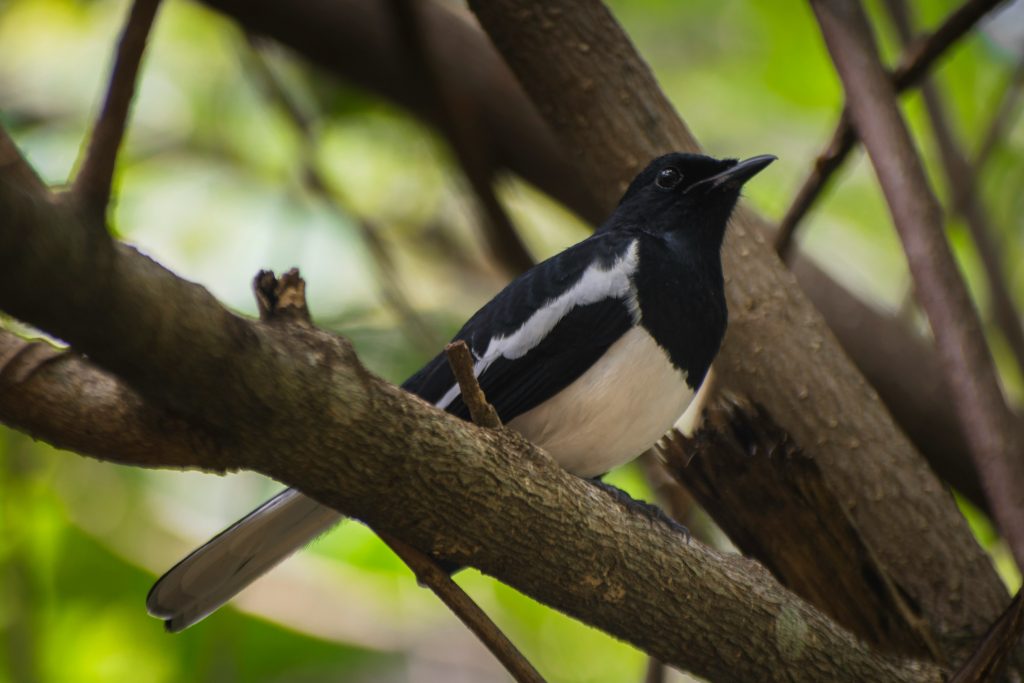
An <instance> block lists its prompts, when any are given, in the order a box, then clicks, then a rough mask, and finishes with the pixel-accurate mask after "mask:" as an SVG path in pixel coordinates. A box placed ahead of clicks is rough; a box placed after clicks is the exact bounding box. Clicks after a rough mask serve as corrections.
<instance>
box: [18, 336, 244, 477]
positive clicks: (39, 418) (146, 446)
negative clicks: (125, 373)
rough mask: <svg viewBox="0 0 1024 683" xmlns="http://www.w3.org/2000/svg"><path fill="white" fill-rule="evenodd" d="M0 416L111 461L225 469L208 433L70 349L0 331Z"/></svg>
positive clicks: (50, 439)
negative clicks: (160, 406) (153, 401)
mask: <svg viewBox="0 0 1024 683" xmlns="http://www.w3.org/2000/svg"><path fill="white" fill-rule="evenodd" d="M0 421H3V422H4V423H6V424H9V425H10V426H12V427H14V428H16V429H19V430H21V431H23V432H25V433H26V434H29V435H32V436H34V437H37V438H43V439H45V440H46V441H48V442H50V443H51V444H53V445H54V446H57V447H58V448H67V449H70V450H75V451H78V452H80V453H88V454H92V455H96V456H97V457H101V458H103V459H105V460H110V461H112V462H117V463H122V464H128V465H137V466H142V467H190V468H195V467H200V466H201V467H203V468H204V469H209V470H220V471H223V470H224V469H225V465H224V464H223V462H221V461H220V459H219V457H218V454H219V450H220V449H219V448H218V446H217V442H216V440H215V439H213V438H212V437H211V435H210V434H207V433H204V432H203V431H202V430H200V429H197V428H195V427H194V426H193V425H192V424H190V423H189V422H187V421H186V420H183V419H182V418H181V417H180V416H177V415H174V414H172V413H170V412H169V411H167V410H164V409H162V408H159V407H157V406H156V405H155V404H153V403H150V402H148V401H146V400H145V399H143V398H142V397H141V396H140V395H139V394H138V393H137V392H135V391H133V390H132V389H130V388H129V387H127V386H125V384H124V383H123V382H121V381H120V380H118V379H117V378H116V377H114V376H113V375H111V374H110V373H108V372H105V371H103V370H101V369H99V368H97V367H96V366H95V365H93V364H92V363H90V362H89V361H88V360H86V359H85V358H83V357H82V356H80V355H78V354H76V353H75V352H73V351H70V350H61V349H58V348H56V347H54V346H52V345H50V344H47V343H46V342H38V341H37V342H29V341H25V340H23V339H21V338H19V337H18V336H17V335H15V334H13V333H11V332H8V331H6V330H0Z"/></svg>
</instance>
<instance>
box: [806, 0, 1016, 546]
mask: <svg viewBox="0 0 1024 683" xmlns="http://www.w3.org/2000/svg"><path fill="white" fill-rule="evenodd" d="M811 5H812V7H813V8H814V11H815V14H816V15H817V17H818V21H819V23H820V24H821V30H822V34H823V35H824V37H825V42H826V44H827V45H828V48H829V52H830V53H831V54H832V59H833V61H834V62H835V65H836V69H837V70H838V72H839V76H840V78H841V79H842V81H843V85H844V87H845V89H846V97H847V102H849V105H850V115H851V119H852V120H853V122H854V123H855V125H856V126H857V129H858V130H859V131H860V134H861V136H862V138H863V139H864V144H865V147H867V150H868V154H869V155H870V156H871V161H872V164H873V165H874V167H875V172H876V174H877V176H878V179H879V182H880V183H881V185H882V190H883V191H884V193H885V196H886V200H887V201H888V203H889V209H890V212H891V213H892V216H893V220H894V222H895V224H896V229H897V231H898V232H899V235H900V239H901V240H902V242H903V247H904V251H905V252H906V255H907V261H908V264H909V266H910V271H911V274H912V275H913V277H914V284H915V291H916V294H917V299H918V302H919V303H920V304H921V307H922V308H923V309H924V311H925V313H926V314H927V316H928V320H929V322H930V323H931V328H932V333H933V334H934V336H935V343H936V346H937V348H938V350H939V355H940V358H941V359H942V363H943V370H944V372H945V376H946V379H947V382H948V384H949V387H950V390H951V391H950V397H951V400H952V402H953V405H954V407H955V408H956V411H957V416H958V418H959V420H960V423H961V425H962V427H963V429H964V431H965V433H966V434H967V439H968V445H969V446H970V449H971V455H972V457H973V458H974V461H975V464H976V466H977V468H978V470H979V471H980V473H981V476H982V482H983V483H984V485H985V492H986V494H987V495H988V498H989V502H990V504H991V506H992V509H993V512H994V514H995V517H996V519H997V520H999V525H1000V528H1001V530H1002V532H1003V534H1004V535H1005V537H1006V539H1007V541H1008V543H1009V545H1010V548H1011V549H1012V551H1013V554H1014V557H1015V559H1016V560H1017V564H1018V566H1024V460H1021V459H1020V453H1021V447H1022V446H1024V444H1022V443H1021V438H1020V433H1019V431H1018V430H1017V428H1016V425H1015V424H1014V420H1013V416H1012V415H1011V413H1010V411H1009V409H1008V408H1007V406H1006V403H1005V401H1004V399H1003V395H1002V392H1001V390H1000V388H999V383H998V380H997V378H996V373H995V369H994V367H993V364H992V358H991V356H990V355H989V352H988V347H987V346H986V345H985V338H984V335H983V334H982V330H981V322H980V321H979V320H978V315H977V313H976V312H975V310H974V308H973V306H972V305H971V300H970V297H969V295H968V293H967V288H966V286H965V285H964V282H963V280H962V278H961V277H960V272H959V270H958V269H957V266H956V262H955V261H954V259H953V255H952V252H951V251H950V249H949V245H948V244H947V243H946V241H945V237H944V234H943V232H942V227H941V226H942V211H941V209H940V207H939V205H938V202H937V201H936V200H935V197H934V195H932V193H931V190H930V189H929V187H928V181H927V179H926V177H925V174H924V168H923V167H922V165H921V160H920V159H919V158H918V156H917V153H916V151H915V149H914V145H913V142H912V140H911V138H910V133H909V131H908V129H907V127H906V124H905V122H904V121H903V118H902V116H901V114H900V110H899V105H898V103H897V101H896V92H895V89H894V87H893V85H892V83H891V82H890V80H889V79H888V78H887V76H886V74H885V69H884V68H883V66H882V64H881V62H880V61H879V58H878V54H877V52H876V50H875V46H874V39H873V37H872V34H871V29H870V27H869V25H868V22H867V18H866V17H865V16H864V13H863V10H862V9H861V7H860V5H859V4H858V3H857V2H856V0H812V2H811Z"/></svg>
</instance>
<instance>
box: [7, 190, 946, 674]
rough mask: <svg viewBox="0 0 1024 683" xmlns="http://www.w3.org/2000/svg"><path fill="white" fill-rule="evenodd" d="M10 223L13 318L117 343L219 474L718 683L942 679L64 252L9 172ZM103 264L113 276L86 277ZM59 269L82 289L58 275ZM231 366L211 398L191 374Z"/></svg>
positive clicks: (66, 228)
mask: <svg viewBox="0 0 1024 683" xmlns="http://www.w3.org/2000/svg"><path fill="white" fill-rule="evenodd" d="M0 211H3V213H4V214H5V215H6V216H8V217H9V219H8V220H7V221H5V222H4V223H3V224H2V226H0V273H2V277H3V278H5V279H4V280H3V281H0V292H2V293H3V294H2V300H0V307H2V308H3V309H5V310H8V311H11V310H16V311H17V312H18V315H19V316H20V317H22V318H23V319H25V320H27V321H29V322H32V323H34V324H36V325H39V326H42V327H44V328H45V327H48V326H52V327H54V329H52V330H51V331H53V332H55V333H59V334H61V335H62V336H65V337H66V338H67V339H68V340H69V341H70V342H71V343H72V344H75V345H77V344H78V343H79V341H80V340H81V341H82V342H83V343H84V345H85V346H87V347H89V348H97V347H96V344H97V342H98V340H99V339H100V338H101V333H99V332H96V331H95V329H93V328H99V329H100V330H102V335H106V337H107V341H108V343H109V344H110V349H107V350H106V351H105V352H103V353H100V354H97V355H95V356H93V359H94V360H95V362H96V363H97V364H101V365H109V367H110V369H116V370H117V372H118V374H120V375H121V376H123V377H124V379H125V380H126V381H127V382H129V383H131V384H132V385H134V386H138V387H140V388H141V389H140V394H142V395H143V396H145V400H146V401H147V402H154V403H156V404H161V403H163V402H164V401H165V399H166V398H167V397H168V396H170V397H171V398H172V399H173V402H174V403H176V404H178V405H180V406H181V407H182V412H183V413H184V415H186V416H188V417H189V418H190V422H191V421H192V420H194V419H199V420H201V421H202V422H203V423H204V424H210V425H214V426H215V427H217V428H218V430H217V432H216V434H215V437H214V438H216V439H217V445H218V447H219V449H220V453H219V457H218V459H217V463H218V466H221V465H225V464H227V465H230V466H232V467H235V466H237V467H249V468H252V469H255V470H257V471H260V472H263V473H265V474H267V475H269V476H272V477H275V478H277V479H279V480H281V481H283V482H285V483H287V484H289V485H292V486H295V487H297V488H298V489H299V490H301V491H303V492H305V493H307V494H309V495H311V496H313V497H314V498H316V499H317V500H319V501H321V502H323V503H325V504H328V505H331V506H332V507H334V508H336V509H338V510H339V511H341V512H343V513H345V514H348V515H351V516H354V517H358V518H360V519H363V520H364V521H366V522H367V523H369V524H370V525H371V526H372V527H374V528H378V529H381V530H382V531H384V532H385V533H388V534H394V535H395V536H396V537H398V538H399V539H402V540H403V541H406V542H408V543H410V544H411V545H413V546H414V547H417V548H421V549H424V550H426V551H428V552H430V553H431V554H432V555H435V556H437V557H439V558H443V559H446V560H450V561H453V562H457V563H461V564H472V565H474V566H476V567H479V568H480V569H481V570H483V571H485V572H487V573H489V574H491V575H493V576H495V577H497V578H499V579H501V580H503V581H505V582H507V583H509V584H510V585H511V586H513V587H515V588H517V589H519V590H521V591H523V592H524V593H526V594H528V595H531V596H533V597H534V598H536V599H538V600H541V601H542V602H545V603H547V604H549V605H551V606H553V607H555V608H557V609H560V610H562V611H564V612H566V613H568V614H570V615H573V616H576V617H578V618H580V619H583V620H585V621H586V622H587V623H590V624H592V625H595V626H597V627H598V628H602V629H604V630H606V631H608V632H609V633H611V634H613V635H616V636H617V637H620V638H623V639H625V640H628V641H629V642H632V643H634V644H636V645H637V646H639V647H641V648H643V649H644V650H646V651H648V652H650V653H652V654H654V655H655V656H657V657H658V658H659V659H661V660H662V661H665V662H666V663H670V664H673V665H676V666H681V667H686V668H689V669H692V670H694V671H696V672H698V673H700V674H702V675H705V676H708V677H711V678H714V679H718V680H729V681H770V680H790V681H791V680H821V679H823V678H827V679H829V680H838V681H862V680H876V681H937V680H940V678H941V672H940V671H939V670H938V669H936V668H934V667H933V666H931V665H926V664H916V663H909V662H903V661H897V660H893V659H887V658H882V657H879V656H877V655H875V654H873V653H871V652H870V651H869V650H868V649H867V648H866V647H865V646H864V645H863V644H862V643H861V642H859V641H858V640H857V639H855V638H854V637H853V636H852V635H850V634H849V633H847V632H845V631H843V630H841V629H840V628H839V627H837V626H836V625H835V624H834V623H833V622H831V621H829V620H828V619H827V618H825V617H824V616H823V615H822V614H820V613H819V612H817V611H816V610H814V609H813V608H812V607H810V606H809V605H807V604H806V603H804V602H803V601H801V600H799V599H797V598H795V597H793V596H792V595H791V594H789V593H788V592H786V591H785V590H784V589H783V588H782V587H781V586H780V585H779V584H778V583H777V582H776V581H775V580H774V579H773V578H772V577H771V576H770V575H768V574H767V572H765V571H764V570H763V569H762V568H761V567H760V566H759V565H757V564H755V563H753V562H751V561H749V560H746V559H744V558H741V557H737V556H735V555H723V554H721V553H718V552H716V551H714V550H712V549H709V548H706V547H704V546H702V545H700V544H698V543H696V542H690V543H686V542H684V541H683V540H682V539H681V538H680V536H679V534H678V533H677V532H676V530H675V529H674V528H673V527H671V526H670V525H669V524H667V523H664V522H661V521H658V520H652V519H651V518H650V517H649V516H648V515H646V514H643V513H638V512H636V511H634V510H629V509H627V508H625V507H624V506H623V505H622V504H621V503H619V502H618V501H616V500H615V499H613V498H612V497H611V496H607V495H605V494H604V492H601V491H598V490H597V489H595V487H594V486H593V485H592V484H590V483H589V482H587V481H584V480H581V479H578V478H576V477H573V476H572V475H570V474H568V473H566V472H565V471H564V470H562V469H561V468H560V467H558V465H557V464H556V463H554V462H553V461H552V460H551V459H550V458H549V457H547V456H546V455H545V454H543V453H541V452H539V451H537V450H536V449H535V448H534V447H533V446H531V445H530V444H528V443H527V442H525V441H524V440H522V439H521V438H519V437H518V436H516V435H515V434H513V433H511V432H509V431H507V430H489V429H481V428H479V427H476V426H474V425H471V424H469V423H466V422H463V421H461V420H458V419H456V418H453V417H452V416H450V415H448V414H446V413H444V412H442V411H439V410H437V409H435V408H434V407H432V406H430V405H427V404H426V403H424V402H423V401H421V400H419V399H417V398H415V397H413V396H411V395H409V394H407V393H406V392H403V391H401V390H400V389H398V388H396V387H394V386H392V385H390V384H388V383H386V382H383V381H381V380H380V379H378V378H376V377H374V376H373V375H371V374H370V373H369V372H367V371H366V370H365V369H364V368H363V367H362V366H361V365H360V364H359V362H358V360H357V359H356V357H355V356H354V354H353V353H352V351H351V348H350V346H349V345H348V344H347V343H346V342H344V340H341V339H340V338H338V337H335V336H333V335H330V334H327V333H324V332H322V331H319V330H317V329H316V328H314V327H312V326H309V325H308V324H305V323H302V324H295V319H294V317H289V318H285V319H280V320H279V319H273V318H272V319H270V320H268V321H267V322H253V321H246V320H242V319H239V318H236V317H234V316H231V315H230V314H228V313H227V312H226V311H223V309H220V307H219V305H218V304H217V303H216V302H215V301H213V299H212V298H211V297H209V295H208V294H206V293H205V291H204V290H201V289H200V288H198V287H196V286H195V285H190V284H188V283H185V282H183V281H181V280H178V279H177V278H175V277H174V276H173V275H171V274H169V273H168V272H167V271H164V270H162V269H159V268H158V266H156V265H155V264H154V263H153V262H152V261H150V260H149V259H147V258H146V257H144V256H141V255H140V254H138V253H137V252H135V251H133V250H130V249H126V248H119V247H116V246H114V245H113V244H112V243H109V241H108V242H103V241H101V240H99V239H98V238H97V237H96V236H95V235H94V236H93V238H92V239H91V240H88V241H86V240H76V241H74V246H77V247H79V249H77V250H69V249H67V248H66V247H63V246H55V245H54V244H53V243H55V242H60V243H64V242H67V241H68V240H70V239H71V238H72V237H73V236H75V235H77V234H84V233H89V232H90V231H88V230H86V229H85V228H84V227H83V225H82V224H81V223H80V222H79V221H78V220H77V217H76V216H75V215H74V214H73V213H70V212H68V211H65V210H64V209H62V208H61V207H60V206H54V205H52V204H51V203H49V202H48V201H47V199H46V198H45V197H39V196H37V195H36V194H35V193H34V192H31V191H26V188H24V187H12V185H11V179H10V176H9V175H2V176H0ZM92 232H95V231H92ZM14 242H17V243H19V245H20V246H19V249H17V250H13V249H12V248H11V247H12V243H14ZM41 255H46V256H52V257H55V258H58V259H59V261H58V263H57V264H56V265H55V266H51V265H50V264H49V263H48V261H46V260H44V259H43V258H41V257H40V256H41ZM27 257H31V258H27ZM98 259H102V260H103V263H104V265H105V268H104V269H103V270H102V271H98V272H94V273H84V272H83V269H84V268H85V266H84V265H83V264H92V263H96V262H97V260H98ZM54 267H64V268H66V269H67V271H68V272H69V273H70V274H71V276H69V277H67V278H61V277H56V278H55V277H54V272H53V268H54ZM100 272H102V275H101V274H100ZM78 274H85V275H89V277H82V278H77V279H76V278H74V275H78ZM11 281H16V282H18V283H19V284H21V285H22V286H21V287H10V286H9V285H10V284H11ZM150 285H151V286H150ZM125 290H129V291H128V292H126V291H125ZM79 291H82V292H85V293H86V294H87V295H86V296H79V295H78V292H79ZM53 299H57V300H60V301H61V302H62V303H61V304H60V305H59V306H58V305H57V304H53V303H52V300H53ZM197 310H201V311H202V313H203V315H201V316H200V315H197V313H196V311H197ZM218 311H219V312H218ZM37 313H38V315H37ZM58 313H59V314H63V315H64V316H65V317H66V321H65V322H61V319H60V318H59V317H55V316H56V314H58ZM158 314H159V315H158ZM55 320H56V321H57V322H58V323H60V324H59V325H55V323H54V321H55ZM94 321H99V324H97V323H95V322H94ZM183 334H187V335H188V336H189V337H190V338H191V339H193V340H194V341H193V343H190V344H181V345H179V346H178V347H177V355H176V357H174V358H173V359H171V358H168V357H167V356H166V355H165V354H166V349H167V344H168V342H169V341H170V340H180V339H181V335H183ZM140 336H141V337H142V338H143V339H144V340H145V341H146V342H147V343H138V342H139V338H140ZM122 339H123V340H124V341H120V340H122ZM225 339H233V340H234V341H235V346H234V348H233V349H232V348H229V347H225V346H222V345H221V342H222V340H225ZM226 352H227V353H226ZM218 366H219V367H220V369H221V370H220V372H219V373H216V384H217V386H216V389H214V388H213V387H211V386H210V385H209V383H208V380H207V379H206V378H205V377H203V376H202V375H198V374H192V373H201V372H203V371H208V370H211V369H212V368H214V367H218ZM157 379H163V380H164V381H165V383H166V385H165V386H166V388H167V394H166V395H165V392H164V390H163V387H162V386H161V385H160V384H157V383H155V380H157ZM189 384H191V386H192V389H191V391H190V392H189V391H187V390H186V386H187V385H189ZM211 391H215V393H216V394H217V396H216V398H212V397H211V396H209V395H208V394H209V393H210V392H211ZM187 399H191V400H187ZM40 434H41V435H43V436H48V435H47V434H46V433H44V432H42V430H40ZM117 443H118V442H117V440H116V439H115V440H114V441H113V444H114V445H117ZM68 445H72V446H73V445H74V444H68ZM176 464H177V463H176ZM382 500H387V501H389V504H387V505H381V503H380V501H382ZM739 631H742V632H743V633H744V639H743V645H742V647H739V646H737V645H736V640H735V634H736V633H737V632H739ZM808 643H815V644H816V646H815V647H809V646H808Z"/></svg>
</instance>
